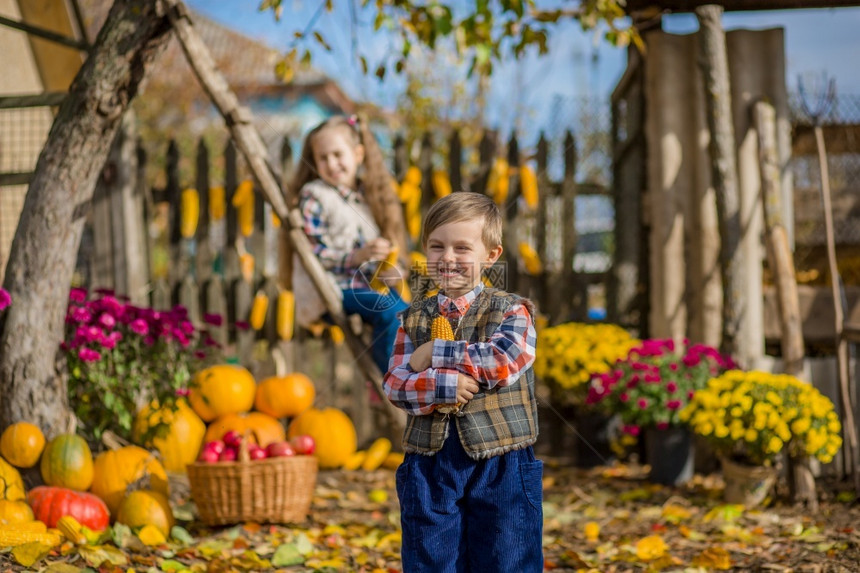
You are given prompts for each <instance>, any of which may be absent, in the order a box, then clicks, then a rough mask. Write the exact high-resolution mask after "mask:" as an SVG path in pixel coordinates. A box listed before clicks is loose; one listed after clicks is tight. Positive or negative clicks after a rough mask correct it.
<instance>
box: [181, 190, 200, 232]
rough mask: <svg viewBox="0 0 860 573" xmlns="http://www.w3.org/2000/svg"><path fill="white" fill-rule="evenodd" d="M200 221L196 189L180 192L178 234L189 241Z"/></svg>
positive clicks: (198, 198)
mask: <svg viewBox="0 0 860 573" xmlns="http://www.w3.org/2000/svg"><path fill="white" fill-rule="evenodd" d="M199 219H200V197H199V196H198V195H197V190H196V189H184V190H183V191H182V198H181V207H180V219H179V221H180V222H179V232H180V233H181V234H182V237H183V238H185V239H190V238H191V237H193V236H194V233H195V231H197V222H198V220H199Z"/></svg>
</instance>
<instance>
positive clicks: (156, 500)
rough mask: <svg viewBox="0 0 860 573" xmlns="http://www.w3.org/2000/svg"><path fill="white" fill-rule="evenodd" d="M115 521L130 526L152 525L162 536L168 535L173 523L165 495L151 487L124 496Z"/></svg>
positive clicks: (171, 512)
mask: <svg viewBox="0 0 860 573" xmlns="http://www.w3.org/2000/svg"><path fill="white" fill-rule="evenodd" d="M116 521H117V523H123V524H125V525H127V526H129V527H132V528H134V527H143V526H144V525H153V526H155V527H156V528H157V529H158V530H159V531H160V532H161V533H163V534H164V537H170V529H171V528H172V527H173V524H174V523H175V521H174V519H173V511H172V510H171V509H170V503H169V502H168V501H167V496H165V495H164V494H163V493H161V492H160V491H153V490H151V489H139V490H137V491H133V492H131V493H129V494H128V495H127V496H125V498H124V499H123V500H122V503H121V504H120V506H119V511H118V512H117V514H116Z"/></svg>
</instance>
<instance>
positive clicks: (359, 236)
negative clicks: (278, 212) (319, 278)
mask: <svg viewBox="0 0 860 573" xmlns="http://www.w3.org/2000/svg"><path fill="white" fill-rule="evenodd" d="M321 187H323V189H321ZM325 188H327V189H332V190H335V191H336V192H337V194H338V195H339V196H340V198H341V199H343V201H342V202H339V201H329V202H327V203H326V204H323V202H322V201H321V200H320V199H321V197H325V196H326V195H321V194H320V192H321V191H325ZM299 209H300V210H301V213H302V220H303V221H304V225H303V230H304V232H305V235H307V237H308V239H309V240H310V243H311V245H312V246H313V249H314V254H315V255H316V257H317V258H318V259H319V260H320V262H321V263H322V266H323V267H324V268H325V269H326V270H327V271H329V272H330V273H331V274H332V275H334V277H335V279H336V281H337V284H338V286H339V287H340V288H341V289H350V288H352V289H357V288H370V285H369V282H368V279H367V277H365V276H364V275H365V274H366V273H364V272H356V271H358V267H356V266H354V265H353V264H352V262H351V261H350V258H351V255H352V252H353V251H354V250H355V249H358V248H360V247H362V246H364V245H365V244H366V243H367V242H368V241H370V240H372V239H375V238H377V237H379V228H378V227H377V226H376V222H375V221H374V220H373V214H372V213H371V212H370V208H369V207H368V206H367V202H366V201H365V199H364V193H362V192H361V191H356V190H354V189H350V188H348V187H345V186H339V187H333V186H331V185H328V184H326V183H324V182H322V181H321V180H315V181H313V182H311V183H309V184H307V185H305V186H304V187H302V190H301V194H300V196H299ZM334 209H336V210H337V211H338V212H336V213H333V212H332V210H334ZM337 221H352V222H353V223H354V224H353V225H352V226H351V227H348V228H347V227H344V226H343V225H341V224H337V223H336V222H337ZM335 237H337V242H338V243H339V244H335V241H333V239H334V238H335Z"/></svg>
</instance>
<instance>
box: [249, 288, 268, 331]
mask: <svg viewBox="0 0 860 573" xmlns="http://www.w3.org/2000/svg"><path fill="white" fill-rule="evenodd" d="M267 310H269V297H268V296H266V293H264V292H263V291H257V294H255V295H254V302H253V303H252V304H251V316H250V318H249V319H248V324H250V325H251V328H253V329H254V330H260V329H261V328H263V323H265V322H266V311H267Z"/></svg>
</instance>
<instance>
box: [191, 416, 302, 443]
mask: <svg viewBox="0 0 860 573" xmlns="http://www.w3.org/2000/svg"><path fill="white" fill-rule="evenodd" d="M230 430H235V431H237V432H239V434H241V435H243V436H244V435H245V434H248V437H249V439H250V440H251V441H252V442H254V443H256V444H258V445H260V446H262V447H264V448H265V447H266V446H268V445H269V444H271V443H272V442H283V441H284V440H285V439H286V432H285V431H284V427H283V426H282V425H281V423H280V422H279V421H278V420H276V419H275V418H273V417H271V416H269V415H268V414H263V413H262V412H249V413H247V414H227V415H226V416H221V417H220V418H218V419H217V420H215V421H214V422H212V423H211V424H209V427H208V428H207V429H206V436H205V437H204V438H203V441H204V442H211V441H213V440H220V439H221V438H223V437H224V434H226V433H227V432H229V431H230Z"/></svg>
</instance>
